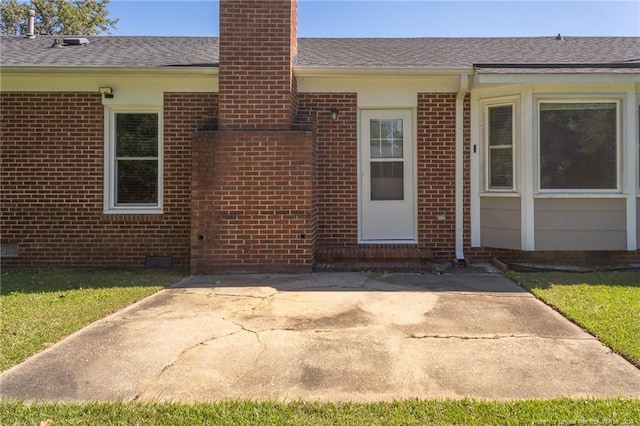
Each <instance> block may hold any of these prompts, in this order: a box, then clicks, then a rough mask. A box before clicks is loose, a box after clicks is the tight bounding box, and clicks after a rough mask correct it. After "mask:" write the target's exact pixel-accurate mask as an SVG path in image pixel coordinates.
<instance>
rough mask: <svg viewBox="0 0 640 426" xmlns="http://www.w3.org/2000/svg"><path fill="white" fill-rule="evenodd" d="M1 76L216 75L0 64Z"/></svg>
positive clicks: (212, 71)
mask: <svg viewBox="0 0 640 426" xmlns="http://www.w3.org/2000/svg"><path fill="white" fill-rule="evenodd" d="M0 73H1V74H2V75H3V76H7V75H9V76H10V75H12V74H18V75H25V74H35V75H43V74H44V75H96V76H110V75H113V76H117V75H141V76H175V77H189V76H202V75H215V76H217V75H218V68H216V67H162V68H160V67H158V68H126V67H45V66H0Z"/></svg>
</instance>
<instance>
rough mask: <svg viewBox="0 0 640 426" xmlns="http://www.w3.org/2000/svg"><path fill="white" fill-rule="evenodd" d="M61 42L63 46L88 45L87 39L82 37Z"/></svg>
mask: <svg viewBox="0 0 640 426" xmlns="http://www.w3.org/2000/svg"><path fill="white" fill-rule="evenodd" d="M62 42H63V43H64V45H65V46H83V45H85V44H89V39H86V38H84V37H74V38H63V39H62Z"/></svg>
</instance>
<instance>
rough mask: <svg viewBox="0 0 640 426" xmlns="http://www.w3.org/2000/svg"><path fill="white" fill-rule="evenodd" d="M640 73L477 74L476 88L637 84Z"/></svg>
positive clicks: (475, 78) (475, 79)
mask: <svg viewBox="0 0 640 426" xmlns="http://www.w3.org/2000/svg"><path fill="white" fill-rule="evenodd" d="M639 79H640V73H628V74H621V73H591V74H586V73H585V74H548V73H540V74H476V75H475V76H474V86H481V85H491V84H518V83H519V84H524V83H635V82H637V81H638V80H639Z"/></svg>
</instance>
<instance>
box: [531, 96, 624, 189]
mask: <svg viewBox="0 0 640 426" xmlns="http://www.w3.org/2000/svg"><path fill="white" fill-rule="evenodd" d="M534 103H535V109H534V112H533V121H534V122H535V128H534V131H535V138H534V141H535V147H536V158H535V167H536V172H535V182H536V186H535V191H536V192H535V194H536V195H539V194H563V195H564V194H599V195H604V194H616V193H621V192H622V144H623V139H622V130H623V129H622V126H621V120H622V118H621V117H622V115H623V112H624V111H623V109H624V108H623V107H624V104H623V102H622V99H621V95H620V94H617V95H613V94H605V93H603V94H575V93H571V94H566V93H558V94H546V93H545V94H536V96H535V97H534ZM541 103H558V104H561V103H615V104H616V168H617V170H616V188H611V189H543V188H541V187H540V179H541V176H540V157H541V155H540V104H541Z"/></svg>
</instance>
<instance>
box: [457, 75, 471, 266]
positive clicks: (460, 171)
mask: <svg viewBox="0 0 640 426" xmlns="http://www.w3.org/2000/svg"><path fill="white" fill-rule="evenodd" d="M468 88H469V77H468V76H467V75H466V74H461V75H460V89H458V95H457V96H456V261H457V263H460V262H464V97H465V96H466V94H467V90H468Z"/></svg>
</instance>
